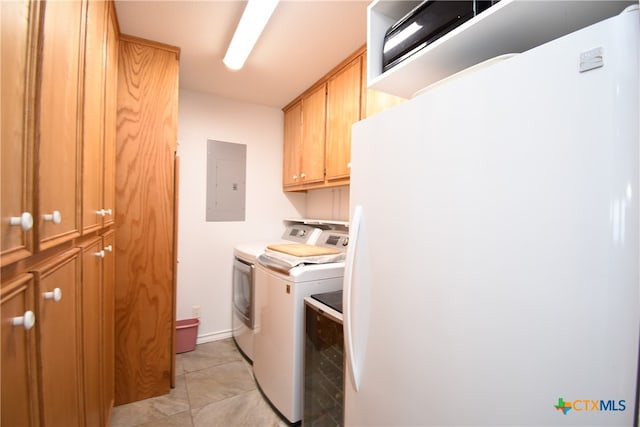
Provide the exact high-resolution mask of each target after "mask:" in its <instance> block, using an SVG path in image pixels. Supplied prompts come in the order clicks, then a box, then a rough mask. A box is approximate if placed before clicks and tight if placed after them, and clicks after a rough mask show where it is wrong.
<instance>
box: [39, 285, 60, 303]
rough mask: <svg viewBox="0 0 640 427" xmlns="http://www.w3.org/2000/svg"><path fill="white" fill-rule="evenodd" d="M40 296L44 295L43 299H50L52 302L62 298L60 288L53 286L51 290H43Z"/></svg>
mask: <svg viewBox="0 0 640 427" xmlns="http://www.w3.org/2000/svg"><path fill="white" fill-rule="evenodd" d="M42 296H43V297H44V299H52V300H53V302H58V301H60V300H61V299H62V289H60V288H55V289H54V290H53V291H51V292H45V293H44V294H42Z"/></svg>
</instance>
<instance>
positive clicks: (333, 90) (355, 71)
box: [326, 57, 362, 180]
mask: <svg viewBox="0 0 640 427" xmlns="http://www.w3.org/2000/svg"><path fill="white" fill-rule="evenodd" d="M361 76H362V58H360V57H359V58H356V59H355V60H354V61H353V62H351V63H350V64H349V65H348V66H346V67H345V68H344V69H343V70H341V71H339V72H338V73H337V74H336V75H335V76H333V77H332V78H330V79H329V82H328V83H327V85H328V90H327V159H326V168H327V179H329V180H331V179H338V178H347V177H349V176H350V172H351V170H350V167H351V165H350V162H351V126H352V125H353V124H354V123H355V122H357V121H358V120H360V92H361V87H362V84H361V80H360V79H361Z"/></svg>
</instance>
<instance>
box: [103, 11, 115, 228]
mask: <svg viewBox="0 0 640 427" xmlns="http://www.w3.org/2000/svg"><path fill="white" fill-rule="evenodd" d="M108 9H109V11H108V12H109V14H108V15H109V16H108V20H107V58H106V68H107V69H106V83H105V114H104V126H105V128H104V196H103V197H104V198H103V204H104V209H111V215H107V216H105V217H104V219H103V226H104V227H108V226H110V225H113V223H114V218H115V209H116V113H117V108H118V105H117V100H118V23H117V18H116V12H115V6H114V5H113V2H112V1H110V2H109V8H108Z"/></svg>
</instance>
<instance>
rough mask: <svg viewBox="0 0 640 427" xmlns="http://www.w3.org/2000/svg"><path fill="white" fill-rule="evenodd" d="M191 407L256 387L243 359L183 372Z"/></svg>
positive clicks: (203, 404) (197, 406)
mask: <svg viewBox="0 0 640 427" xmlns="http://www.w3.org/2000/svg"><path fill="white" fill-rule="evenodd" d="M185 378H186V381H187V389H188V392H189V401H190V402H191V408H200V407H202V406H205V405H208V404H209V403H213V402H217V401H219V400H223V399H226V398H229V397H232V396H235V395H237V394H241V393H244V392H246V391H249V390H253V389H255V388H256V383H255V381H254V379H253V375H252V374H251V371H250V369H249V368H248V366H247V364H246V363H244V362H243V361H236V362H230V363H225V364H223V365H218V366H214V367H212V368H208V369H202V370H199V371H195V372H189V373H187V374H185Z"/></svg>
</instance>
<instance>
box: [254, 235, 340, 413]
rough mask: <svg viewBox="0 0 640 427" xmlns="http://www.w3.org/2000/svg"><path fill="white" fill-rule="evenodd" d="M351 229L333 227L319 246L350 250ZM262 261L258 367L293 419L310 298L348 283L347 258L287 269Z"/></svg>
mask: <svg viewBox="0 0 640 427" xmlns="http://www.w3.org/2000/svg"><path fill="white" fill-rule="evenodd" d="M347 243H348V234H347V232H346V231H335V230H327V231H323V232H322V234H321V235H320V238H319V241H318V243H317V245H318V246H323V247H331V248H336V249H340V250H341V251H346V246H347ZM270 264H271V263H265V262H264V256H259V257H258V262H257V264H256V291H257V298H256V300H257V301H258V303H259V306H258V307H257V310H256V326H255V339H254V345H255V347H254V359H253V373H254V377H255V379H256V382H257V383H258V386H259V387H260V389H261V390H262V392H263V394H264V395H265V396H266V397H267V399H268V400H269V401H270V402H271V404H272V405H273V406H274V407H275V408H276V409H277V410H278V411H279V412H280V414H281V415H283V416H284V417H285V418H286V419H287V420H288V421H289V422H291V423H296V422H298V421H300V419H301V418H302V387H303V383H304V377H303V370H304V366H303V365H304V299H305V297H307V296H310V295H311V294H317V293H323V292H330V291H335V290H340V289H342V279H343V276H344V262H343V261H340V262H330V263H325V264H305V265H300V266H297V267H293V268H291V269H290V270H289V271H288V272H287V271H286V270H285V269H281V268H278V267H273V266H269V265H270Z"/></svg>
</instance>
